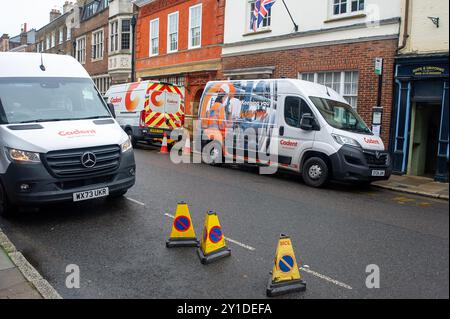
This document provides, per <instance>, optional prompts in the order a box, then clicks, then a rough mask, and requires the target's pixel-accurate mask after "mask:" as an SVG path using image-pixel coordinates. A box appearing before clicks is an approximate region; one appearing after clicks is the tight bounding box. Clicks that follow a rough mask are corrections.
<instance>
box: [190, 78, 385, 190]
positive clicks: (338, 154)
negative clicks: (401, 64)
mask: <svg viewBox="0 0 450 319" xmlns="http://www.w3.org/2000/svg"><path fill="white" fill-rule="evenodd" d="M199 118H200V120H201V125H200V127H201V132H199V134H202V135H201V136H206V137H207V138H206V140H205V139H202V143H201V147H202V151H203V152H206V153H207V154H209V158H210V159H211V160H210V162H211V163H212V164H220V163H222V162H223V160H224V158H229V159H230V158H231V159H232V160H236V159H239V158H240V159H241V160H243V161H246V162H249V160H253V161H254V162H256V163H260V164H261V159H260V158H254V156H253V157H252V156H250V154H252V152H255V151H256V153H257V154H258V155H259V156H261V155H269V154H271V155H275V163H276V165H278V167H280V168H283V169H288V170H292V171H296V172H299V173H301V174H302V176H303V179H304V181H305V183H306V184H307V185H310V186H313V187H321V186H323V185H325V183H326V182H327V181H328V180H329V179H332V178H333V179H336V180H342V181H350V182H364V183H370V182H372V181H376V180H386V179H389V177H390V175H391V172H392V167H391V156H390V154H389V153H388V152H387V151H386V150H385V146H384V144H383V141H382V140H381V138H380V137H378V136H375V135H374V134H373V133H372V132H371V130H370V129H369V128H368V126H367V125H366V124H365V123H364V121H363V120H362V119H361V117H360V116H359V115H358V113H357V112H356V111H355V110H354V109H353V108H352V107H351V106H350V105H349V104H348V103H347V101H346V100H345V99H344V98H343V97H342V96H340V95H339V94H338V93H337V92H335V91H334V90H332V89H330V88H327V87H325V86H323V85H319V84H314V83H311V82H306V81H301V80H293V79H279V80H265V79H261V80H245V81H219V82H210V83H208V84H207V86H206V88H205V90H204V94H203V96H202V100H201V105H200V110H199ZM249 128H250V129H253V130H254V131H255V133H254V136H253V137H254V138H249V134H248V129H249ZM243 132H247V134H244V135H245V136H242V135H243ZM226 134H232V135H233V136H232V137H231V138H230V139H229V140H230V141H233V144H232V146H231V147H228V146H227V147H225V146H226V143H224V142H223V141H224V140H225V136H226ZM218 137H219V138H218ZM239 141H240V142H239ZM197 151H199V150H198V149H197ZM266 164H267V163H266ZM272 164H273V163H272Z"/></svg>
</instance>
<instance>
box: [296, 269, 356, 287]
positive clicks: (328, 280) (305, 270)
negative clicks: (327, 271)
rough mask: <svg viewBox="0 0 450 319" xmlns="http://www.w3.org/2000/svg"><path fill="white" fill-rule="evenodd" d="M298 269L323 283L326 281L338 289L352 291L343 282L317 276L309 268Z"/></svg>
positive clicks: (317, 274) (316, 273)
mask: <svg viewBox="0 0 450 319" xmlns="http://www.w3.org/2000/svg"><path fill="white" fill-rule="evenodd" d="M299 269H300V270H302V271H304V272H306V273H308V274H310V275H313V276H315V277H317V278H320V279H322V280H325V281H327V282H329V283H331V284H334V285H336V286H339V287H342V288H345V289H349V290H352V289H353V288H352V287H351V286H349V285H347V284H344V283H343V282H340V281H338V280H336V279H333V278H330V277H328V276H325V275H322V274H319V273H318V272H316V271H313V270H311V269H309V268H305V267H300V268H299Z"/></svg>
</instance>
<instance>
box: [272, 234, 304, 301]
mask: <svg viewBox="0 0 450 319" xmlns="http://www.w3.org/2000/svg"><path fill="white" fill-rule="evenodd" d="M305 290H306V283H305V282H304V281H303V280H302V279H301V276H300V271H299V269H298V265H297V260H296V259H295V253H294V248H293V247H292V242H291V239H290V237H289V236H286V235H280V239H279V241H278V247H277V251H276V254H275V264H274V266H273V271H272V278H270V280H269V284H268V286H267V296H268V297H275V296H280V295H284V294H287V293H291V292H299V291H305Z"/></svg>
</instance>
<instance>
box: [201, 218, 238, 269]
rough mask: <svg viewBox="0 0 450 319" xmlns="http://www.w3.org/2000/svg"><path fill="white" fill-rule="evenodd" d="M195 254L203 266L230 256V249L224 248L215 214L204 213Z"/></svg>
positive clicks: (223, 239)
mask: <svg viewBox="0 0 450 319" xmlns="http://www.w3.org/2000/svg"><path fill="white" fill-rule="evenodd" d="M197 253H198V256H199V257H200V261H201V262H202V264H204V265H205V264H210V263H212V262H214V261H216V260H218V259H221V258H224V257H228V256H230V255H231V249H229V248H228V247H227V246H226V243H225V237H224V235H223V232H222V227H220V223H219V217H218V216H217V214H216V213H215V212H212V211H210V212H208V213H206V218H205V227H204V228H203V236H202V240H201V243H200V248H199V249H198V250H197Z"/></svg>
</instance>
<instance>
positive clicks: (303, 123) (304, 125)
mask: <svg viewBox="0 0 450 319" xmlns="http://www.w3.org/2000/svg"><path fill="white" fill-rule="evenodd" d="M300 128H301V129H302V130H304V131H312V130H315V129H316V128H317V124H316V119H315V118H314V116H313V115H312V114H310V113H305V114H303V116H302V119H301V120H300Z"/></svg>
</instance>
